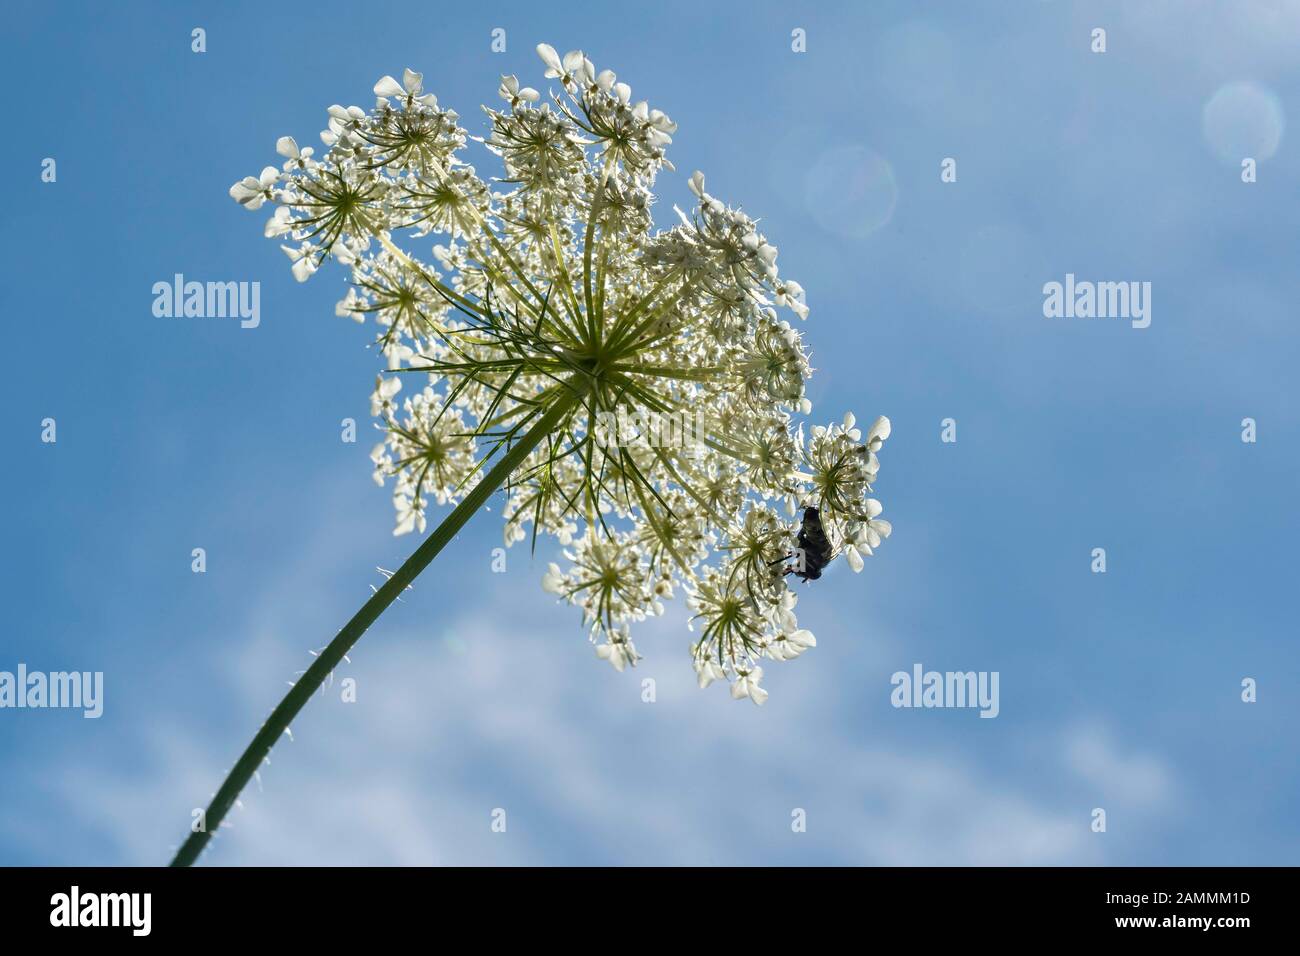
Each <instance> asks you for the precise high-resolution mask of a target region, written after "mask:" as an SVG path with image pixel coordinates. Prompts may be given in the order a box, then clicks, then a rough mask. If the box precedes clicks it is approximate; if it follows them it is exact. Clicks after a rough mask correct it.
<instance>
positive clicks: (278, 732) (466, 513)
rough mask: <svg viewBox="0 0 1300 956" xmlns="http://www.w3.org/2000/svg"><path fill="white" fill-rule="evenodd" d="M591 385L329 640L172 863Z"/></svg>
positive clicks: (195, 851) (526, 440) (198, 843)
mask: <svg viewBox="0 0 1300 956" xmlns="http://www.w3.org/2000/svg"><path fill="white" fill-rule="evenodd" d="M587 388H588V385H587V383H586V382H576V383H570V385H569V388H568V389H567V390H565V391H564V393H563V394H560V395H557V396H556V398H555V400H554V402H553V403H552V405H551V407H550V408H549V409H548V410H547V412H546V413H545V414H544V415H543V416H542V417H541V418H540V419H539V420H538V421H537V423H536V424H535V425H533V427H532V428H530V429H529V430H528V432H527V433H526V434H525V435H524V437H523V438H521V439H519V441H518V442H516V443H515V444H514V446H513V447H512V448H510V449H509V450H508V451H507V452H506V454H505V456H504V457H503V458H501V460H500V461H498V462H497V463H496V465H495V466H494V467H493V468H492V470H491V471H489V472H488V473H487V474H486V475H485V476H484V477H483V478H482V480H480V481H479V483H478V484H476V485H475V486H474V490H473V491H471V492H470V493H469V494H468V495H466V496H465V499H464V500H463V501H461V503H460V504H458V505H457V506H456V507H455V509H454V510H453V511H452V512H451V514H449V515H447V517H446V518H444V519H443V521H442V523H441V524H439V525H438V527H437V528H436V529H434V532H433V534H431V535H429V537H428V538H427V539H425V541H424V543H423V544H421V545H420V546H419V547H418V548H416V550H415V553H414V554H412V555H411V556H410V557H409V558H407V559H406V563H405V564H403V565H402V566H401V567H400V568H398V569H397V571H396V573H395V574H393V576H392V577H391V578H389V579H388V581H387V582H386V583H385V584H384V586H383V587H381V588H380V589H379V590H378V591H376V592H375V594H374V596H373V597H371V598H370V600H369V601H367V602H366V603H365V604H363V605H362V606H361V610H359V611H357V613H356V614H355V615H354V616H353V618H352V620H350V621H348V623H347V624H346V625H345V626H344V627H343V630H341V631H339V633H338V635H337V636H336V637H335V638H334V640H332V641H330V643H329V646H328V647H326V648H325V650H323V651H322V652H321V653H320V654H319V655H318V656H317V658H316V660H315V661H314V662H313V663H312V665H311V667H309V668H308V669H307V672H306V673H305V674H303V676H302V678H301V679H300V680H299V681H298V682H297V683H296V684H294V685H293V688H292V689H291V690H290V691H289V693H288V694H286V695H285V697H284V700H282V701H280V704H279V706H277V707H276V708H275V710H274V711H272V712H271V716H270V717H268V718H267V719H266V723H264V724H263V725H262V729H261V730H259V731H258V732H257V736H256V737H254V738H253V742H252V743H250V744H249V745H248V748H247V749H246V750H245V751H244V753H243V755H242V756H241V757H240V758H239V762H238V763H236V764H235V766H234V769H232V770H231V771H230V773H229V774H228V775H227V776H226V779H225V782H224V783H222V784H221V789H220V790H218V791H217V793H216V796H214V797H213V798H212V802H211V803H210V804H208V809H207V815H206V817H205V819H204V822H205V827H204V829H203V830H202V831H201V832H198V833H191V834H190V835H189V837H188V838H187V839H186V841H185V843H184V844H183V845H182V846H181V848H180V849H179V850H178V851H177V852H176V856H175V858H174V859H173V860H172V862H171V865H172V866H189V865H191V864H192V863H193V862H194V861H195V860H196V859H197V858H198V856H199V854H200V853H201V852H202V851H203V848H204V847H205V846H207V843H208V840H209V839H211V837H212V833H213V832H215V831H216V829H217V828H218V827H219V826H220V825H221V821H222V820H223V819H224V818H225V816H226V814H227V813H228V812H229V810H230V808H231V807H232V806H233V805H234V803H235V799H236V798H237V797H238V796H239V793H240V791H242V790H243V789H244V787H245V786H246V785H247V784H248V781H249V779H250V778H251V777H252V776H253V774H254V773H255V772H256V770H257V768H258V767H260V766H261V764H262V761H263V760H264V759H265V758H266V755H267V754H268V753H270V751H271V748H272V747H274V746H275V744H276V743H277V742H278V741H279V739H280V737H281V736H283V734H284V733H285V731H286V730H287V729H288V727H289V724H290V723H292V721H293V719H294V718H295V717H297V716H298V712H299V711H300V710H302V708H303V705H305V704H306V703H307V701H308V700H309V699H310V698H311V696H312V694H314V693H316V691H317V690H318V689H319V688H320V686H321V684H322V683H323V682H324V680H325V678H326V677H327V676H328V675H329V674H330V672H331V671H333V670H334V668H335V667H336V666H338V663H339V661H341V660H342V659H343V655H345V654H346V653H347V652H348V651H349V650H351V649H352V645H354V644H355V643H356V642H357V640H358V639H359V638H360V637H361V635H362V634H364V633H365V632H366V628H368V627H370V625H371V624H373V623H374V622H375V621H376V619H378V617H379V615H380V614H382V613H383V612H384V610H385V609H387V607H388V605H390V604H392V603H393V601H395V600H396V599H397V598H398V597H399V596H400V595H401V593H402V592H403V591H404V590H406V586H407V585H408V584H410V583H411V582H412V581H414V580H415V578H416V577H417V576H418V575H419V573H420V572H421V571H423V570H424V569H425V568H426V567H427V566H428V565H429V562H430V561H432V560H433V559H434V558H435V557H436V556H437V555H438V552H440V551H441V550H442V549H443V546H444V545H446V544H447V542H448V541H450V540H451V539H452V538H453V537H455V535H456V533H457V532H458V531H460V529H461V528H462V527H464V525H465V522H466V521H468V520H469V519H470V516H471V515H473V514H474V513H475V512H476V511H478V510H479V508H481V507H482V506H483V504H484V503H485V502H486V501H487V500H488V498H489V497H490V496H491V495H492V493H493V492H494V491H496V490H497V489H498V488H500V487H501V485H503V484H504V483H505V482H506V480H507V479H508V478H509V477H510V475H511V474H512V473H513V472H514V470H515V469H516V468H517V467H518V466H519V465H520V463H522V462H523V460H524V459H525V458H527V457H528V454H529V453H530V452H531V451H532V450H533V449H534V448H535V447H537V445H538V443H540V442H541V441H542V439H543V438H545V437H546V436H547V435H548V434H550V432H551V430H552V429H553V428H555V426H556V425H557V424H559V422H560V421H561V420H563V418H564V417H565V416H566V415H567V414H569V412H570V411H572V410H573V408H574V406H575V405H577V404H578V402H579V401H581V399H582V396H583V394H585V392H586V389H587Z"/></svg>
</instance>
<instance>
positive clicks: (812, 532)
mask: <svg viewBox="0 0 1300 956" xmlns="http://www.w3.org/2000/svg"><path fill="white" fill-rule="evenodd" d="M789 557H792V558H796V559H798V558H801V559H802V560H796V563H795V564H794V565H793V566H791V567H788V568H786V569H785V571H784V572H783V573H785V574H793V575H794V576H795V577H797V578H802V579H803V580H805V581H816V580H817V579H818V578H819V577H821V576H822V570H823V569H824V568H825V567H826V565H828V564H830V563H831V558H833V557H835V550H834V548H832V547H831V542H830V539H829V538H827V537H826V529H825V528H823V527H822V516H821V512H820V511H818V510H817V509H816V508H805V509H804V511H803V524H802V525H800V527H799V541H798V549H797V550H796V551H795V552H794V553H792V554H791V555H789Z"/></svg>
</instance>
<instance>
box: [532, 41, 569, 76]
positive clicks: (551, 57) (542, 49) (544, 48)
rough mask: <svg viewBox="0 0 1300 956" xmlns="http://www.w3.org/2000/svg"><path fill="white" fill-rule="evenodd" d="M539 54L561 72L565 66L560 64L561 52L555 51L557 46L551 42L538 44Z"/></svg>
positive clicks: (547, 63) (548, 64) (545, 61)
mask: <svg viewBox="0 0 1300 956" xmlns="http://www.w3.org/2000/svg"><path fill="white" fill-rule="evenodd" d="M537 55H538V56H540V57H541V58H542V62H543V63H545V64H546V65H547V66H548V67H550V68H551V69H552V70H554V71H555V72H556V73H559V72H560V71H561V70H562V69H563V67H562V66H561V64H560V54H558V53H556V52H555V47H553V46H551V45H550V44H549V43H539V44H537Z"/></svg>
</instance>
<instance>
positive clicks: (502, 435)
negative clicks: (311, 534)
mask: <svg viewBox="0 0 1300 956" xmlns="http://www.w3.org/2000/svg"><path fill="white" fill-rule="evenodd" d="M538 53H539V54H540V56H541V58H542V61H543V62H544V63H545V65H546V76H547V77H548V78H551V79H554V80H557V81H558V84H559V86H560V87H561V91H560V92H556V93H553V94H551V95H550V97H549V100H548V101H543V97H542V95H541V94H539V93H538V91H536V90H534V89H530V88H527V87H521V86H520V84H519V81H518V80H517V79H516V78H515V77H513V76H507V77H503V78H502V81H501V85H500V89H499V93H500V96H501V99H502V100H504V101H505V106H504V108H502V109H500V110H496V109H486V113H487V119H488V121H489V123H490V126H491V130H490V132H489V133H488V135H487V136H486V137H484V138H483V139H481V140H479V141H480V142H482V143H483V144H484V146H485V147H486V149H487V150H488V151H489V152H491V153H493V154H495V155H496V157H498V158H499V160H500V162H501V164H502V167H503V175H502V176H501V177H500V178H497V179H492V180H489V179H485V178H483V177H481V176H480V175H479V174H478V173H477V172H476V171H475V169H474V167H473V166H470V165H468V164H467V163H466V161H465V160H464V159H463V158H462V153H463V151H464V150H465V148H466V145H467V143H469V142H470V141H471V139H473V138H472V137H470V136H469V135H468V134H467V133H466V132H465V130H464V129H463V128H462V127H461V125H460V119H459V117H458V116H457V114H456V113H455V112H454V111H452V110H449V109H444V108H442V107H440V106H439V105H438V101H437V99H436V98H435V97H434V96H433V94H429V93H425V92H424V90H423V79H422V77H421V75H420V74H419V73H414V72H412V71H410V70H407V71H406V72H405V74H404V75H403V78H402V80H401V81H400V82H399V81H397V80H396V79H394V78H393V77H388V76H386V77H384V78H383V79H381V80H380V81H379V82H378V83H377V84H376V85H375V88H374V93H375V95H376V97H377V100H376V102H375V103H374V105H373V106H372V107H371V108H370V109H369V110H365V109H362V108H360V107H356V106H350V107H342V106H331V107H330V108H329V111H328V112H329V122H328V128H327V129H326V130H325V131H324V132H322V133H321V140H322V141H323V143H324V144H325V146H326V147H327V149H326V152H325V154H324V155H323V156H320V157H317V156H316V155H315V153H314V151H313V150H312V149H310V148H300V147H299V146H298V144H297V143H296V141H295V140H294V139H292V138H291V137H287V136H286V137H283V138H281V139H280V140H279V142H278V143H277V145H276V148H277V151H278V152H279V153H280V155H281V156H282V157H284V159H285V162H284V163H283V165H282V167H281V168H276V167H273V166H268V167H267V168H266V169H264V170H263V171H262V173H261V175H260V176H258V177H256V178H254V177H251V176H250V177H248V178H246V179H243V180H241V181H240V182H238V183H236V184H235V185H234V186H233V187H231V190H230V194H231V196H232V197H233V198H234V199H236V200H237V201H238V202H239V203H241V204H242V205H244V206H245V207H247V208H249V209H254V210H255V209H259V208H261V207H262V206H263V205H264V204H272V205H274V207H275V211H274V214H273V215H272V217H271V219H270V220H269V222H268V223H267V226H266V235H267V236H268V237H273V238H277V239H280V240H282V241H283V242H284V243H285V244H284V245H283V246H282V248H283V249H284V251H285V252H286V254H287V255H288V256H289V259H290V260H291V262H292V268H293V274H294V276H295V277H296V278H298V279H299V280H300V281H305V280H306V279H307V278H309V277H310V276H311V275H312V274H314V273H315V272H316V270H317V269H318V268H319V267H320V265H321V264H322V263H323V261H324V260H325V259H326V258H331V257H332V258H334V259H336V260H337V261H339V262H340V263H341V264H342V265H343V266H345V267H346V268H347V269H348V270H349V272H350V274H351V279H352V284H351V287H350V289H349V291H348V293H347V295H346V297H345V298H344V299H343V300H342V301H341V302H339V304H338V306H337V309H336V311H337V313H338V314H339V315H342V316H347V317H350V318H352V319H354V320H356V321H357V322H360V323H373V325H374V327H375V329H376V344H377V347H378V348H379V349H380V351H382V353H383V355H384V356H385V360H386V366H387V374H384V375H380V376H379V379H378V382H377V384H376V388H375V390H374V393H373V395H372V407H371V411H372V413H373V414H374V415H375V416H376V417H377V418H378V419H379V422H380V426H381V427H382V429H383V430H384V433H385V437H384V441H383V442H381V443H380V444H379V445H378V446H376V448H375V449H374V451H373V452H372V454H371V460H372V461H373V462H374V465H375V480H376V481H377V482H379V483H380V484H384V483H386V482H387V481H389V480H392V481H393V483H394V492H393V500H394V505H395V508H396V511H397V529H396V533H398V534H402V533H405V532H409V531H418V532H423V531H424V530H425V527H426V510H427V508H428V506H429V504H430V502H433V503H435V504H445V503H449V502H450V503H454V502H458V501H460V500H462V499H463V498H464V496H465V495H466V494H467V493H468V491H469V490H470V489H471V488H473V487H474V485H475V483H476V481H477V480H478V479H479V478H480V477H481V476H482V475H483V473H484V471H483V469H484V466H485V463H486V462H490V461H491V460H492V459H493V457H494V456H497V455H500V454H502V453H503V452H508V449H510V448H511V447H513V446H514V444H515V443H516V442H521V441H524V439H525V438H527V439H528V440H531V441H533V442H535V445H534V446H531V447H532V450H531V451H530V452H529V453H528V456H527V458H525V459H523V460H522V463H521V464H520V465H519V466H518V467H517V468H515V469H514V471H513V473H512V475H511V477H510V478H509V480H508V482H507V484H506V493H507V504H506V508H505V538H506V542H507V543H508V544H510V543H515V542H518V541H522V540H525V539H529V538H531V539H532V540H534V541H535V539H536V536H537V534H538V533H539V532H541V533H549V534H552V535H554V536H555V537H557V538H558V540H559V542H560V544H561V545H562V546H563V548H564V556H565V558H566V561H567V563H566V565H565V566H564V567H561V566H560V565H559V564H551V565H550V568H549V570H548V571H547V573H546V575H545V578H544V580H543V585H544V587H545V588H546V589H547V590H548V591H550V592H552V593H554V594H557V595H560V596H561V597H562V598H564V599H565V600H566V601H568V602H570V603H572V604H574V605H576V606H578V607H579V608H581V611H582V615H583V620H584V623H585V625H586V626H587V628H588V629H589V633H590V635H591V637H592V639H593V640H594V641H600V643H599V645H598V646H597V648H596V651H597V654H598V655H599V656H600V657H601V658H602V659H604V660H607V661H609V663H610V664H612V665H613V666H614V667H615V668H616V669H617V670H620V671H621V670H623V669H624V667H626V666H627V665H635V664H636V663H637V661H638V660H639V655H638V653H637V650H636V648H635V647H634V645H633V644H632V640H631V635H630V626H631V625H632V624H633V623H634V622H636V621H639V620H642V619H644V618H646V617H649V616H652V615H658V614H660V613H662V611H663V602H664V601H666V600H669V599H671V598H672V597H673V595H674V593H675V592H676V590H677V589H678V588H680V589H681V590H682V591H683V592H684V593H685V596H686V600H687V603H688V605H689V606H690V608H691V610H692V611H693V612H694V615H693V617H692V629H693V630H695V631H697V632H698V635H699V636H698V639H697V640H695V641H694V642H693V643H692V645H691V652H692V657H693V661H694V666H695V669H696V671H697V673H698V676H699V683H700V686H701V687H703V686H707V685H708V684H710V683H711V682H713V681H715V680H719V679H724V680H726V681H728V682H729V683H730V685H731V692H732V695H733V696H734V697H737V698H742V697H747V698H749V699H750V700H752V701H754V702H755V703H762V702H763V700H764V699H765V698H766V696H767V692H766V691H765V690H764V689H763V688H762V687H760V686H759V682H760V680H761V678H762V674H763V671H762V666H761V663H762V662H764V661H785V660H790V659H792V658H794V657H797V656H799V655H800V654H802V653H803V652H804V651H805V650H806V649H807V648H809V647H813V646H815V644H816V641H815V639H814V638H813V635H812V634H811V633H809V632H808V631H807V630H805V629H801V628H800V627H799V626H798V622H797V620H796V618H795V613H794V608H795V603H796V596H795V593H794V592H793V591H792V590H791V589H790V587H789V586H788V582H789V580H790V578H789V576H788V575H787V573H786V572H787V570H789V569H790V568H789V565H787V562H788V561H790V560H791V559H792V557H797V555H796V554H795V552H796V550H797V548H798V542H799V537H798V535H799V531H800V522H799V520H798V518H797V515H799V514H800V509H803V508H817V509H819V511H820V515H821V520H822V525H823V527H824V531H825V535H826V541H827V543H828V546H829V547H830V549H831V552H830V553H828V554H826V555H824V556H823V557H824V559H825V560H830V559H831V557H833V556H835V555H838V554H844V555H845V556H846V559H847V561H848V562H849V564H850V565H851V566H852V568H853V570H855V571H857V570H860V569H861V567H862V556H863V555H869V554H871V553H872V550H873V549H874V548H875V547H877V546H878V545H879V544H880V541H881V539H882V538H885V537H888V535H889V532H890V527H889V524H888V522H886V521H884V520H882V519H881V518H880V517H879V515H880V512H881V506H880V503H879V502H878V501H876V500H875V499H874V498H871V497H869V493H870V491H871V485H872V482H873V481H874V480H875V477H876V472H877V470H878V468H879V461H878V459H877V451H878V450H879V448H880V446H881V444H882V442H884V440H885V439H886V438H887V437H888V435H889V422H888V420H887V419H884V418H880V419H878V420H877V421H876V422H875V424H874V425H872V426H871V428H870V429H869V430H868V431H867V433H866V436H865V438H864V437H863V435H862V434H861V432H860V430H859V429H858V428H857V427H856V425H855V422H854V419H853V416H852V415H848V416H845V418H844V420H843V422H842V424H838V425H833V426H831V427H817V428H813V429H812V430H811V432H810V433H809V434H808V435H807V436H805V434H804V430H803V427H802V426H801V425H799V424H798V423H797V422H796V421H795V419H794V416H795V415H796V414H807V413H808V412H809V411H811V404H810V403H809V402H808V400H807V399H806V398H805V382H806V380H807V379H808V378H809V376H810V374H811V368H810V366H809V363H808V354H807V351H806V349H805V348H804V345H803V341H802V337H801V335H800V333H799V332H798V331H797V330H796V329H795V328H793V327H792V326H791V325H790V324H789V323H788V322H786V321H784V320H783V319H781V318H780V317H779V315H778V313H777V311H776V310H777V309H778V308H783V309H787V310H789V311H790V312H791V313H793V314H794V315H795V316H796V317H797V318H798V319H800V320H802V319H804V318H806V317H807V315H808V307H807V305H806V304H805V301H804V291H803V289H802V288H801V287H800V286H799V284H798V283H796V282H792V281H790V280H788V279H784V278H782V277H781V276H780V275H779V274H778V271H777V265H776V260H777V250H776V247H775V246H774V245H772V244H771V243H770V242H769V241H768V240H767V238H766V237H765V236H764V235H763V234H762V233H761V232H759V230H758V228H757V225H756V223H755V222H754V220H753V219H751V218H750V217H749V216H747V215H746V214H745V213H743V212H742V211H740V210H739V209H736V208H732V207H730V206H728V205H726V204H724V203H723V202H722V201H721V200H719V199H716V198H714V197H713V196H711V195H710V194H709V193H707V192H706V191H705V188H704V177H703V175H702V174H700V173H695V174H694V175H693V176H692V177H691V179H690V187H691V190H692V192H693V193H694V195H695V197H696V199H697V204H696V206H695V208H694V209H693V210H692V211H691V212H690V213H687V212H684V211H682V210H680V209H678V210H677V213H678V217H679V219H680V222H679V224H678V225H676V226H674V227H673V228H672V229H669V230H666V231H661V230H657V229H656V228H655V226H654V222H653V218H652V215H651V207H652V204H653V202H654V195H653V194H652V192H651V188H652V187H653V185H654V181H655V177H656V174H657V173H658V172H659V171H660V170H661V169H664V168H667V169H672V166H671V165H670V164H669V162H668V160H667V159H666V157H665V149H666V148H667V147H668V146H669V144H670V143H671V142H672V134H673V133H674V132H676V129H677V127H676V124H674V123H673V122H672V121H671V120H669V118H668V117H667V116H665V115H664V114H663V113H662V112H660V111H659V110H654V109H650V108H649V106H648V105H647V104H646V103H645V102H644V101H634V100H633V99H632V91H631V88H630V87H629V86H628V85H627V84H626V83H622V82H619V81H618V80H617V78H616V77H615V75H614V74H613V73H612V72H610V71H608V70H605V71H601V72H599V73H598V72H597V71H596V68H595V66H593V65H592V62H591V61H590V60H589V59H588V58H587V57H586V56H585V55H583V54H582V53H581V52H572V53H568V54H565V55H564V56H563V57H561V56H559V55H558V54H557V53H556V51H555V50H554V49H552V48H551V47H549V46H546V45H545V44H543V45H541V46H539V47H538ZM539 104H540V105H539ZM398 231H402V232H403V233H404V234H405V235H407V236H408V237H410V239H412V240H418V239H420V238H421V237H426V236H430V235H436V236H437V237H439V244H438V245H435V246H433V247H432V249H431V250H430V251H431V253H432V254H431V256H430V257H429V261H420V259H419V258H418V257H417V256H416V255H415V254H414V253H412V252H411V251H409V250H408V251H404V250H403V249H401V248H399V247H398V245H397V244H396V243H395V241H394V234H395V233H397V232H398ZM408 244H415V243H408ZM409 375H415V376H417V377H418V378H419V379H421V380H422V383H423V387H422V388H420V387H417V388H416V389H414V390H411V389H408V390H406V391H403V387H402V385H403V382H402V380H403V378H405V377H407V376H409ZM411 392H413V394H411ZM404 395H406V396H408V397H403V396H404ZM620 409H633V410H635V411H636V412H638V413H642V414H647V415H654V414H657V415H681V414H682V413H689V414H690V415H692V416H694V418H693V419H692V420H699V421H702V422H703V427H701V428H697V429H694V430H693V431H692V433H691V434H690V435H689V438H690V441H689V443H687V442H686V441H682V442H680V443H678V444H679V445H680V447H663V446H661V445H657V444H652V443H648V442H636V441H630V442H626V443H624V444H616V445H612V444H610V443H609V442H608V441H601V440H599V439H598V437H597V435H598V429H597V428H596V427H595V422H596V420H597V419H598V418H599V417H600V416H602V415H606V414H613V413H616V412H618V411H619V410H620ZM542 423H545V424H546V425H547V430H546V433H545V434H544V435H542V436H538V435H537V434H536V429H537V428H539V427H541V424H542Z"/></svg>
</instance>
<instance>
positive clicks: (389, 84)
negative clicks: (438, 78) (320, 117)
mask: <svg viewBox="0 0 1300 956" xmlns="http://www.w3.org/2000/svg"><path fill="white" fill-rule="evenodd" d="M404 92H405V90H403V89H402V84H401V83H398V82H397V81H396V80H395V79H393V78H392V77H391V76H384V77H381V78H380V80H379V82H378V83H376V84H375V96H401V95H402V94H403V93H404ZM333 110H334V107H332V106H331V107H330V112H331V114H332V113H333Z"/></svg>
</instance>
